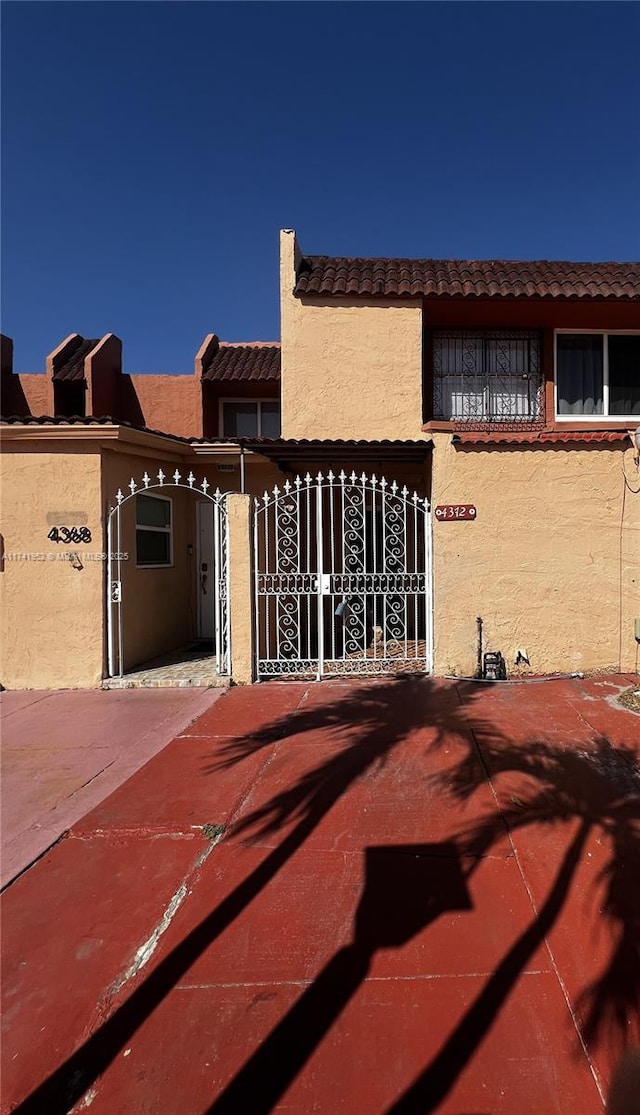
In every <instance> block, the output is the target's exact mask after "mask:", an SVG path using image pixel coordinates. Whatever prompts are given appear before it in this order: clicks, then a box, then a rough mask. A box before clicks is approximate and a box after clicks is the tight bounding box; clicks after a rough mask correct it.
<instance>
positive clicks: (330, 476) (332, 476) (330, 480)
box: [327, 469, 335, 484]
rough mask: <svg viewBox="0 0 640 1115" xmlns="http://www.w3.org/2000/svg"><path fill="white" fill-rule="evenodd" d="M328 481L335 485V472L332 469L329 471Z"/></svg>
mask: <svg viewBox="0 0 640 1115" xmlns="http://www.w3.org/2000/svg"><path fill="white" fill-rule="evenodd" d="M327 480H328V481H329V483H330V484H333V482H334V480H335V476H334V475H333V470H332V469H329V471H328V473H327Z"/></svg>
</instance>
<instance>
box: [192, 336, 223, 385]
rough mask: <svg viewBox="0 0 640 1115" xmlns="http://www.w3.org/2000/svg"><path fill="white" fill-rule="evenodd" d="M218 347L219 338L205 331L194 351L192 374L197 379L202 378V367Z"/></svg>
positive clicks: (205, 365) (204, 366)
mask: <svg viewBox="0 0 640 1115" xmlns="http://www.w3.org/2000/svg"><path fill="white" fill-rule="evenodd" d="M219 348H220V338H219V337H218V336H217V334H215V333H207V335H206V337H205V339H204V341H203V342H202V344H201V345H200V348H199V349H198V351H197V352H196V358H195V362H194V369H193V370H194V374H195V375H196V376H197V378H198V379H202V372H203V369H204V368H206V367H207V365H208V363H209V361H210V360H211V358H212V357H213V356H215V354H216V352H217V351H218V349H219Z"/></svg>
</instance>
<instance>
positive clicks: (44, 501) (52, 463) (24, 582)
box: [0, 443, 104, 689]
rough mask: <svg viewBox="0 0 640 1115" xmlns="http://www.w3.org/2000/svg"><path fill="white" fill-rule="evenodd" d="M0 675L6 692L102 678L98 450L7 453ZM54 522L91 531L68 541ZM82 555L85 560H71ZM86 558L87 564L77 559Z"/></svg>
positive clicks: (32, 448)
mask: <svg viewBox="0 0 640 1115" xmlns="http://www.w3.org/2000/svg"><path fill="white" fill-rule="evenodd" d="M0 466H1V470H2V535H3V541H4V551H5V558H4V571H3V572H2V573H0V592H1V597H2V600H1V608H0V611H1V627H0V632H1V640H0V641H1V644H2V646H1V650H0V662H1V666H0V682H1V683H2V685H3V686H5V688H6V689H65V688H82V687H91V686H95V685H99V684H100V680H101V678H102V646H103V637H102V614H103V609H102V598H103V569H104V564H103V562H102V561H101V560H100V555H101V552H102V531H101V522H100V455H99V452H90V451H88V450H87V449H84V450H83V448H82V447H81V443H80V444H79V446H78V447H77V449H76V450H75V451H65V452H51V451H50V450H45V449H44V448H41V447H39V446H38V443H30V444H29V445H28V446H27V445H25V446H24V448H23V449H21V450H18V449H17V448H16V450H15V451H14V450H12V451H6V452H3V453H2V455H1V457H0ZM53 526H57V527H68V528H73V527H76V528H81V527H85V528H87V529H88V530H90V531H91V542H84V541H83V542H79V543H71V544H69V545H65V544H64V543H63V542H58V543H56V542H54V541H51V540H50V539H49V538H48V537H47V536H48V534H49V532H50V531H51V529H52V527H53ZM74 554H75V555H78V556H79V558H80V563H78V562H77V561H74V562H73V563H72V561H71V560H70V558H71V557H72V555H74ZM79 564H81V568H74V565H76V566H78V565H79Z"/></svg>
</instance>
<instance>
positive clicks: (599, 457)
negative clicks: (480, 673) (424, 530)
mask: <svg viewBox="0 0 640 1115" xmlns="http://www.w3.org/2000/svg"><path fill="white" fill-rule="evenodd" d="M434 442H435V446H434V460H433V485H434V487H433V507H434V508H435V507H436V506H437V505H438V504H446V503H473V504H475V506H476V508H477V518H476V520H475V521H473V522H446V523H442V522H437V521H435V520H434V523H433V534H434V620H435V622H434V630H435V670H436V673H438V674H448V673H457V674H473V672H474V671H475V667H476V647H477V639H476V616H482V619H483V622H484V636H485V647H484V649H485V650H501V651H502V653H503V654H504V656H505V659H506V661H507V667H508V670H509V673H510V674H512V675H513V674H514V673H515V672H516V670H515V665H514V657H515V653H516V651H517V649H518V648H522V649H524V650H526V651H527V652H528V656H529V660H530V672H533V673H536V674H541V673H545V672H547V671H574V670H584V671H591V670H607V669H614V668H616V669H617V668H621V669H623V670H633V669H637V665H638V659H637V644H636V642H635V639H634V631H633V619H634V615H638V614H640V493H638V494H634V493H633V492H631V491H630V490H629V489H627V490H626V494H625V495H624V517H623V492H624V474H623V471H622V468H623V464H624V467H625V469H626V475H627V477H628V478H629V481H630V485H631V486H632V487H634V488H636V489H638V488H639V487H640V473H639V472H638V469H637V467H636V465H635V464H634V461H633V452H632V450H631V449H630V448H628V449H627V450H626V451H623V450H622V449H620V448H602V447H595V446H592V447H590V448H589V447H587V446H583V447H581V448H580V449H575V448H545V449H507V448H498V447H486V446H484V447H482V448H478V449H467V448H465V449H456V448H455V446H453V445H452V444H451V437H450V435H449V434H444V433H443V434H435V435H434Z"/></svg>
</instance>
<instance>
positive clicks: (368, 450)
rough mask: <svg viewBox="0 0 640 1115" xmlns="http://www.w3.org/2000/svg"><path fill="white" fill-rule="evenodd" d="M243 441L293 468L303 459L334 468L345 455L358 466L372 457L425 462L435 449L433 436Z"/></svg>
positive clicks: (249, 446)
mask: <svg viewBox="0 0 640 1115" xmlns="http://www.w3.org/2000/svg"><path fill="white" fill-rule="evenodd" d="M238 442H239V444H240V445H241V446H242V448H244V449H249V450H252V451H253V452H254V453H260V454H261V455H262V456H263V457H267V458H269V460H272V461H275V462H276V464H278V465H279V466H280V467H282V468H284V469H289V468H291V467H293V466H295V465H296V464H299V463H300V462H304V463H305V465H306V464H310V463H314V462H315V463H316V464H324V465H325V466H326V467H327V468H333V469H334V471H335V470H336V469H337V468H339V467H340V466H339V464H338V463H337V462H338V461H339V460H340V458H341V456H344V459H345V461H347V460H348V461H349V464H350V465H351V463H353V464H354V465H355V464H357V463H358V462H360V463H366V462H370V461H371V460H387V461H389V460H395V461H400V462H404V463H407V464H410V463H416V462H419V463H422V462H423V461H424V459H425V457H426V455H427V453H429V452H430V451H431V448H432V441H431V438H429V437H424V438H421V439H419V440H417V441H402V440H395V441H392V440H390V439H388V438H383V439H382V440H380V441H368V440H366V439H364V438H361V439H355V438H349V439H341V438H336V439H331V438H282V437H280V438H265V437H255V438H247V437H243V438H239V439H238Z"/></svg>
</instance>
